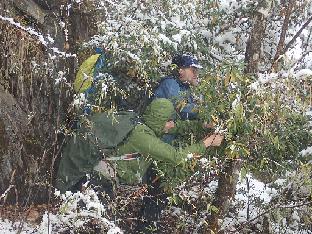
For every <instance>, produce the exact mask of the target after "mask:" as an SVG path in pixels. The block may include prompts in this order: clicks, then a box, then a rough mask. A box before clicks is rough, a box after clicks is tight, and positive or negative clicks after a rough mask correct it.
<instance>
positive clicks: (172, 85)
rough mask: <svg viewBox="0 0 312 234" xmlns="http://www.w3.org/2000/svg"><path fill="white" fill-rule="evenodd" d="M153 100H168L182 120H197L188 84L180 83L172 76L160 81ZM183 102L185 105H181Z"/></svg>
mask: <svg viewBox="0 0 312 234" xmlns="http://www.w3.org/2000/svg"><path fill="white" fill-rule="evenodd" d="M153 98H167V99H170V100H171V101H172V102H173V104H174V106H175V108H176V109H177V113H178V114H179V116H180V118H181V119H182V120H187V119H189V120H192V119H196V118H197V113H196V112H195V111H194V110H195V103H194V100H193V97H192V95H191V90H190V86H189V84H187V83H182V82H181V81H180V80H179V79H178V78H176V77H174V76H172V75H171V76H166V77H165V78H163V79H162V80H161V81H160V83H159V85H158V87H157V88H156V89H155V91H154V97H153ZM183 102H185V103H184V104H182V105H181V103H183ZM180 105H181V106H180ZM179 108H181V109H179Z"/></svg>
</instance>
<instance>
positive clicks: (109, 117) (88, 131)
mask: <svg viewBox="0 0 312 234" xmlns="http://www.w3.org/2000/svg"><path fill="white" fill-rule="evenodd" d="M85 118H86V119H84V117H83V118H82V119H81V120H80V128H78V129H76V130H75V131H74V132H75V134H72V135H70V136H69V138H68V139H67V143H66V145H65V146H64V148H63V149H62V158H61V161H60V165H59V169H58V174H57V181H56V187H57V188H58V189H60V190H61V192H65V191H66V190H68V189H70V188H72V187H73V186H74V185H75V184H76V183H78V182H79V181H80V180H81V179H82V178H83V177H84V176H85V174H88V173H92V171H93V169H94V167H95V166H96V165H97V164H98V162H99V161H100V160H101V159H103V157H104V158H106V159H107V160H115V157H114V156H115V153H116V152H115V148H116V147H117V146H118V145H120V144H122V143H123V142H124V141H125V139H126V138H127V136H128V135H129V134H130V132H131V131H132V129H134V127H135V126H136V124H137V123H138V122H139V118H138V117H137V115H136V113H135V112H118V113H115V114H112V113H107V112H102V113H93V114H91V115H88V116H86V117H85ZM117 160H120V157H118V159H117ZM122 160H124V159H123V158H122Z"/></svg>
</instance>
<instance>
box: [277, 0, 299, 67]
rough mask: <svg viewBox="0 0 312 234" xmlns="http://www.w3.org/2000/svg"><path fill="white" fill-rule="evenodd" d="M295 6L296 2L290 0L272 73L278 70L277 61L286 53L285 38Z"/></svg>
mask: <svg viewBox="0 0 312 234" xmlns="http://www.w3.org/2000/svg"><path fill="white" fill-rule="evenodd" d="M294 5H295V1H294V0H290V1H289V5H288V7H287V11H286V13H285V19H284V23H283V26H282V32H281V35H280V39H279V42H278V45H277V48H276V53H275V56H274V59H273V63H272V66H271V71H273V72H274V71H275V70H276V69H277V61H278V60H279V57H280V56H281V55H282V54H283V52H284V45H285V38H286V32H287V30H288V24H289V21H290V15H291V13H292V12H293V8H294Z"/></svg>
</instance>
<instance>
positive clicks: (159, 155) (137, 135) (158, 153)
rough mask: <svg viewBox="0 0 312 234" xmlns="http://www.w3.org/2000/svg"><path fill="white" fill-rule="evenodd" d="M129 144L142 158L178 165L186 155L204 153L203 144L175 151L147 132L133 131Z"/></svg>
mask: <svg viewBox="0 0 312 234" xmlns="http://www.w3.org/2000/svg"><path fill="white" fill-rule="evenodd" d="M129 143H130V144H132V147H133V149H134V150H136V152H138V153H140V154H142V156H143V157H151V158H152V159H154V160H158V161H163V162H169V163H172V164H174V165H178V164H180V163H181V162H183V161H185V159H186V158H187V155H188V154H191V153H193V154H202V153H204V152H205V149H206V148H205V146H204V144H203V143H202V142H201V143H198V144H193V145H191V146H189V147H186V148H181V149H176V148H175V147H173V146H171V145H169V144H167V143H164V142H163V141H162V140H161V139H159V138H158V137H156V135H154V134H153V133H151V132H149V131H144V130H143V131H135V132H134V134H133V135H132V137H131V139H129Z"/></svg>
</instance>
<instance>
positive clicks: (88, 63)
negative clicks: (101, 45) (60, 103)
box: [74, 54, 101, 93]
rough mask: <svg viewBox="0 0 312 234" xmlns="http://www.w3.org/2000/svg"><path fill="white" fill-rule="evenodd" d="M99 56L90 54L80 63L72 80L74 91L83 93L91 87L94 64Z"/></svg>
mask: <svg viewBox="0 0 312 234" xmlns="http://www.w3.org/2000/svg"><path fill="white" fill-rule="evenodd" d="M100 56H101V54H94V55H91V56H90V57H89V58H87V59H86V60H85V61H83V63H82V64H81V65H80V67H79V70H78V72H77V74H76V79H75V82H74V89H75V92H76V93H83V92H84V91H86V90H87V89H88V88H90V87H91V84H92V81H93V72H94V66H95V63H96V61H97V60H98V58H99V57H100Z"/></svg>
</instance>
